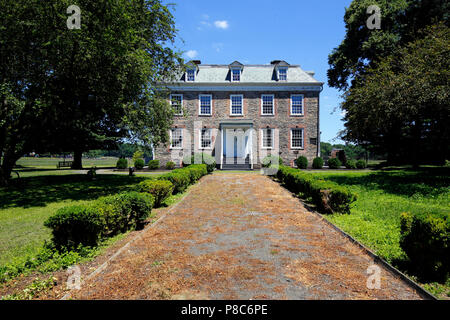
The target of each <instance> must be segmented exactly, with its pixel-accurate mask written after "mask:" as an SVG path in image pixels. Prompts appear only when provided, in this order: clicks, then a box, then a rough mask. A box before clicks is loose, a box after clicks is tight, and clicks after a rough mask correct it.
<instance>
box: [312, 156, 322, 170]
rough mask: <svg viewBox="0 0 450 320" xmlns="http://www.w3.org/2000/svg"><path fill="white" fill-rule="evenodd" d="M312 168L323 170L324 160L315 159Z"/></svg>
mask: <svg viewBox="0 0 450 320" xmlns="http://www.w3.org/2000/svg"><path fill="white" fill-rule="evenodd" d="M312 167H313V169H322V168H323V159H322V158H321V157H317V158H314V160H313V163H312Z"/></svg>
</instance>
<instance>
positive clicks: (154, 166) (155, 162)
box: [147, 159, 159, 170]
mask: <svg viewBox="0 0 450 320" xmlns="http://www.w3.org/2000/svg"><path fill="white" fill-rule="evenodd" d="M147 167H148V169H149V170H156V169H158V168H159V160H157V159H155V160H150V161H149V162H148V164H147Z"/></svg>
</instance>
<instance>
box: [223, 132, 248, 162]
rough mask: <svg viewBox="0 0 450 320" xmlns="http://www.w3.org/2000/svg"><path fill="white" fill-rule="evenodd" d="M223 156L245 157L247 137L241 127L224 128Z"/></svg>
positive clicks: (228, 157)
mask: <svg viewBox="0 0 450 320" xmlns="http://www.w3.org/2000/svg"><path fill="white" fill-rule="evenodd" d="M224 140H225V148H224V151H225V153H224V157H225V158H227V159H230V158H241V159H245V157H246V156H247V155H246V150H247V144H248V137H246V135H245V132H244V130H242V129H225V139H224Z"/></svg>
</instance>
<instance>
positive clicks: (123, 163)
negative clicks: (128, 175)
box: [116, 158, 128, 169]
mask: <svg viewBox="0 0 450 320" xmlns="http://www.w3.org/2000/svg"><path fill="white" fill-rule="evenodd" d="M127 167H128V160H127V159H125V158H120V159H119V160H117V164H116V168H117V169H126V168H127Z"/></svg>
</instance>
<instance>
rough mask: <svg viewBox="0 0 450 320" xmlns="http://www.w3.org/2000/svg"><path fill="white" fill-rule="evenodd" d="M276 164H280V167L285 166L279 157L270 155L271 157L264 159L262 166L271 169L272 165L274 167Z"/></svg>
mask: <svg viewBox="0 0 450 320" xmlns="http://www.w3.org/2000/svg"><path fill="white" fill-rule="evenodd" d="M276 163H278V164H279V165H282V164H283V159H281V158H280V157H278V156H274V155H269V156H266V157H264V158H263V159H262V161H261V166H262V167H263V168H268V167H270V166H271V165H274V164H276Z"/></svg>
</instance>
